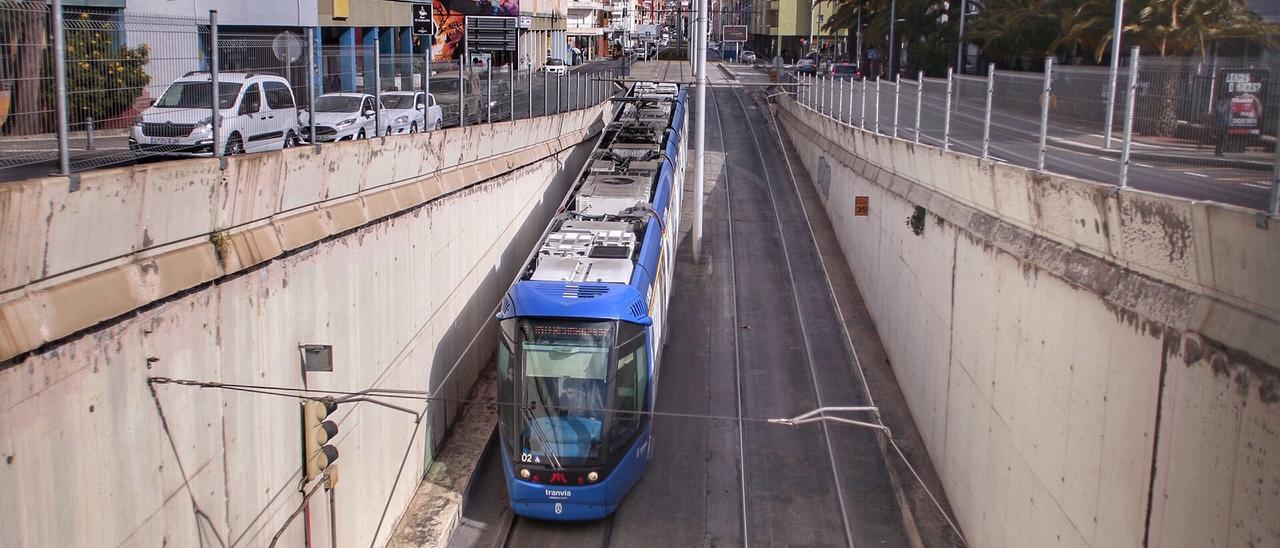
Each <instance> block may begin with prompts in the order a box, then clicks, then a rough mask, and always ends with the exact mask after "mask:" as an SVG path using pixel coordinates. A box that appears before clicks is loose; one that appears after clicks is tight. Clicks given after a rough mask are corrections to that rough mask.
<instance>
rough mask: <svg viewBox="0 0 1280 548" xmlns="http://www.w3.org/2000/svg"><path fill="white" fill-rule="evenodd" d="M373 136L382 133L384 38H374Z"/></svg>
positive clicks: (382, 135)
mask: <svg viewBox="0 0 1280 548" xmlns="http://www.w3.org/2000/svg"><path fill="white" fill-rule="evenodd" d="M373 134H374V135H377V136H378V137H386V135H385V134H384V133H382V37H381V36H375V37H373Z"/></svg>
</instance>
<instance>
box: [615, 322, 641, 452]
mask: <svg viewBox="0 0 1280 548" xmlns="http://www.w3.org/2000/svg"><path fill="white" fill-rule="evenodd" d="M624 331H625V329H624ZM631 335H632V336H631V337H630V340H628V341H627V342H625V343H623V344H622V346H621V347H620V348H619V349H618V366H617V367H618V369H617V371H616V373H615V375H614V380H615V383H614V387H615V389H614V390H615V393H614V409H615V410H617V411H618V412H617V413H614V417H615V418H614V424H613V429H612V430H611V431H610V433H609V446H610V449H611V451H614V452H616V451H621V450H624V449H626V447H627V445H628V443H629V442H630V441H631V438H632V436H634V435H635V433H636V431H638V430H639V429H640V425H641V423H642V420H641V419H642V418H643V417H642V415H640V413H639V412H641V411H644V401H645V389H646V387H647V384H648V383H647V382H646V381H647V380H648V376H649V350H648V346H646V345H645V337H644V328H637V329H636V333H633V334H631ZM620 338H622V337H620ZM623 340H626V339H625V338H624V339H623Z"/></svg>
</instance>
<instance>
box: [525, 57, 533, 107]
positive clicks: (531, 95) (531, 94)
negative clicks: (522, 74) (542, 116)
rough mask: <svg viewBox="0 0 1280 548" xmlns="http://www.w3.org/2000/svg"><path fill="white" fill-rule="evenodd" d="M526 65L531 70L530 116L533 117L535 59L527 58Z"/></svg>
mask: <svg viewBox="0 0 1280 548" xmlns="http://www.w3.org/2000/svg"><path fill="white" fill-rule="evenodd" d="M524 64H525V67H526V68H527V69H528V70H529V92H528V95H529V105H528V107H529V116H528V117H529V118H533V60H532V59H530V60H526V61H525V63H524Z"/></svg>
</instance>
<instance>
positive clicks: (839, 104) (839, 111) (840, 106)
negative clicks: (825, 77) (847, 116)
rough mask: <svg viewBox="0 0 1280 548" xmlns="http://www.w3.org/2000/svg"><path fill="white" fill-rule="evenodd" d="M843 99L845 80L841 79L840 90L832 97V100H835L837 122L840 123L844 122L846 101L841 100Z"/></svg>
mask: <svg viewBox="0 0 1280 548" xmlns="http://www.w3.org/2000/svg"><path fill="white" fill-rule="evenodd" d="M842 97H844V78H841V79H840V90H839V91H838V92H836V93H835V94H834V95H833V96H832V97H831V98H832V99H834V100H835V104H836V121H839V122H843V121H844V101H841V100H840V99H841V98H842Z"/></svg>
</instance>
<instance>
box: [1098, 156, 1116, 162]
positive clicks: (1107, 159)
mask: <svg viewBox="0 0 1280 548" xmlns="http://www.w3.org/2000/svg"><path fill="white" fill-rule="evenodd" d="M1098 159H1099V160H1106V161H1108V162H1114V161H1116V159H1115V158H1112V157H1109V156H1099V157H1098Z"/></svg>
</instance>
